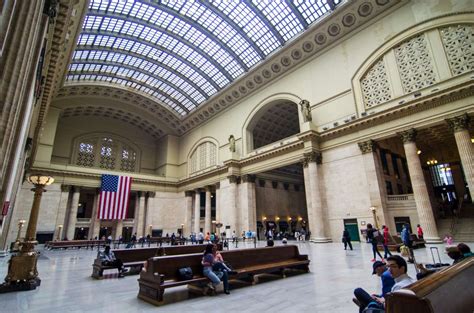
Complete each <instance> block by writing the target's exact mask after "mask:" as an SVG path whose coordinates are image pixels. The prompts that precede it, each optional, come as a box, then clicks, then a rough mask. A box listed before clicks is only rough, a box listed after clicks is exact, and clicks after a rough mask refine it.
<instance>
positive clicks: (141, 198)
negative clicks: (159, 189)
mask: <svg viewBox="0 0 474 313" xmlns="http://www.w3.org/2000/svg"><path fill="white" fill-rule="evenodd" d="M145 199H146V193H145V192H144V191H140V192H139V193H138V216H137V217H136V218H137V219H138V221H137V237H138V238H140V237H143V236H144V235H145ZM135 216H136V215H135Z"/></svg>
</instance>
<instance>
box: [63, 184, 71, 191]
mask: <svg viewBox="0 0 474 313" xmlns="http://www.w3.org/2000/svg"><path fill="white" fill-rule="evenodd" d="M61 191H62V192H70V191H71V185H61Z"/></svg>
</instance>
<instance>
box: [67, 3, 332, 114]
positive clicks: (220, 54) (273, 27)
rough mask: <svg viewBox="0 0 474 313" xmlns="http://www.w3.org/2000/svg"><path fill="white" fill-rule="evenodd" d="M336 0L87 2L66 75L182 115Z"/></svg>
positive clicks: (272, 49)
mask: <svg viewBox="0 0 474 313" xmlns="http://www.w3.org/2000/svg"><path fill="white" fill-rule="evenodd" d="M328 1H329V2H328ZM340 2H341V1H340V0H314V1H307V0H287V1H283V0H281V1H280V0H276V1H262V0H232V1H197V0H196V1H193V0H186V1H184V0H149V1H139V0H91V1H90V4H89V12H88V14H87V15H86V17H85V20H84V24H83V27H82V33H81V35H80V36H79V39H78V46H77V48H76V51H75V52H74V55H73V61H72V63H71V65H70V67H69V74H68V75H67V77H66V80H67V81H68V82H70V83H71V84H72V83H74V82H77V81H81V82H86V81H90V82H91V83H93V82H102V83H110V84H116V85H122V86H127V87H131V88H135V89H137V90H139V91H140V92H142V93H145V94H148V95H149V96H151V97H155V98H156V99H157V101H158V102H160V103H161V104H164V105H167V106H169V107H170V108H171V109H172V110H174V111H176V113H177V114H179V115H186V114H187V113H189V112H190V111H192V110H194V109H195V108H197V107H198V106H199V105H201V104H202V103H204V102H205V101H206V100H208V99H209V98H210V97H211V96H212V95H214V94H215V93H217V92H219V91H220V90H222V89H223V88H225V87H226V86H228V85H229V84H231V83H232V82H233V81H234V80H236V79H237V78H239V77H240V76H242V75H243V74H245V73H246V72H247V71H249V69H251V68H252V67H254V66H255V65H256V64H258V63H259V62H261V61H262V60H264V59H265V58H266V57H267V56H268V55H269V54H271V53H273V52H275V51H276V50H278V49H279V48H281V47H282V46H283V45H284V44H285V43H286V42H287V41H288V40H290V39H292V38H294V37H295V36H298V35H299V34H300V33H302V32H304V30H305V29H306V28H307V27H308V26H309V25H310V24H312V23H314V22H315V21H317V20H318V19H319V18H320V17H322V16H324V15H326V14H328V12H330V11H331V10H333V9H334V8H335V6H337V5H338V4H339V3H340Z"/></svg>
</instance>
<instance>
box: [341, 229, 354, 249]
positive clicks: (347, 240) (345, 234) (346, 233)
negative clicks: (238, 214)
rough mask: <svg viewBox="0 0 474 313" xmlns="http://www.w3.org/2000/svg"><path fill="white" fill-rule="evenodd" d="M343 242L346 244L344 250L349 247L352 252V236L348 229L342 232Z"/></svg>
mask: <svg viewBox="0 0 474 313" xmlns="http://www.w3.org/2000/svg"><path fill="white" fill-rule="evenodd" d="M342 242H343V243H344V250H347V246H349V248H350V249H351V250H352V243H351V235H350V234H349V231H348V230H347V228H344V231H343V232H342Z"/></svg>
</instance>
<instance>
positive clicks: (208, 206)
mask: <svg viewBox="0 0 474 313" xmlns="http://www.w3.org/2000/svg"><path fill="white" fill-rule="evenodd" d="M211 190H212V189H211V187H210V186H207V187H206V203H205V207H204V208H205V212H204V233H205V234H207V233H208V232H209V233H211V225H212V224H211Z"/></svg>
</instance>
